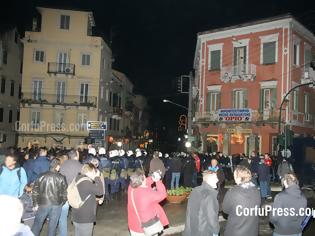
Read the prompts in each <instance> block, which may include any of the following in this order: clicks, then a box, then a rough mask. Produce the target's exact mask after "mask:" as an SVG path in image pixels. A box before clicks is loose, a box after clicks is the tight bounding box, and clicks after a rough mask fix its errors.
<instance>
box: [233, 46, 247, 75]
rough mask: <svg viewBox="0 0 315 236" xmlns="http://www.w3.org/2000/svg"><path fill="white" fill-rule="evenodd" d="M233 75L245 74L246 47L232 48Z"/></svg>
mask: <svg viewBox="0 0 315 236" xmlns="http://www.w3.org/2000/svg"><path fill="white" fill-rule="evenodd" d="M233 68H234V69H233V75H240V74H246V73H247V70H246V68H247V47H246V46H244V47H234V67H233Z"/></svg>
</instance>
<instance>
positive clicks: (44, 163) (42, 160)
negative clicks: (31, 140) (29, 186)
mask: <svg viewBox="0 0 315 236" xmlns="http://www.w3.org/2000/svg"><path fill="white" fill-rule="evenodd" d="M49 167H50V161H49V159H48V157H47V149H46V148H44V147H42V148H40V150H39V156H38V157H37V158H36V160H35V161H34V164H33V175H32V176H33V178H34V179H33V181H35V180H36V179H37V178H38V176H39V175H40V174H42V173H44V172H46V171H49Z"/></svg>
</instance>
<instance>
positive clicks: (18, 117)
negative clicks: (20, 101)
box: [16, 111, 20, 121]
mask: <svg viewBox="0 0 315 236" xmlns="http://www.w3.org/2000/svg"><path fill="white" fill-rule="evenodd" d="M16 120H17V121H19V120H20V111H17V112H16Z"/></svg>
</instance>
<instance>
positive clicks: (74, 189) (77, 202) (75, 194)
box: [67, 177, 92, 209]
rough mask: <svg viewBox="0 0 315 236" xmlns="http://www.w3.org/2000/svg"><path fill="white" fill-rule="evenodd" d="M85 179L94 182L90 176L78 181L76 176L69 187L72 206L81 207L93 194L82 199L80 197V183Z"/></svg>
mask: <svg viewBox="0 0 315 236" xmlns="http://www.w3.org/2000/svg"><path fill="white" fill-rule="evenodd" d="M85 180H87V181H90V182H92V181H91V179H90V178H88V177H82V178H81V179H79V180H78V181H77V182H76V181H75V178H74V179H73V181H72V182H71V184H70V185H69V186H68V188H67V198H68V202H69V205H70V206H71V207H72V208H76V209H77V208H80V207H81V206H82V205H83V204H84V203H85V202H86V200H88V198H89V197H90V196H91V194H89V195H88V196H87V197H86V198H85V199H84V200H82V199H81V197H80V193H79V190H78V184H80V183H81V182H83V181H85Z"/></svg>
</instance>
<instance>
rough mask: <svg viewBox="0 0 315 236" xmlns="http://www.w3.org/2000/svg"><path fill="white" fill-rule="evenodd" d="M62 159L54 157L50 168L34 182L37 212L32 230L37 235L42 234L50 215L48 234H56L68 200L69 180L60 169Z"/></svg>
mask: <svg viewBox="0 0 315 236" xmlns="http://www.w3.org/2000/svg"><path fill="white" fill-rule="evenodd" d="M59 169H60V160H59V159H54V160H52V161H51V163H50V170H49V171H47V172H44V173H42V174H41V175H39V177H38V178H37V179H36V180H35V182H34V187H33V193H32V197H33V205H34V210H35V211H36V210H37V212H36V214H35V220H34V224H33V226H32V231H33V233H34V235H35V236H39V235H40V231H41V229H42V226H43V223H44V221H45V219H46V218H47V217H49V223H48V234H47V235H48V236H55V235H56V229H57V224H58V220H59V217H60V214H61V208H62V206H63V205H64V204H65V202H66V201H67V187H68V185H67V181H66V178H65V177H64V176H63V175H62V174H60V173H59V172H58V171H59Z"/></svg>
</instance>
